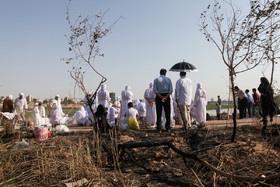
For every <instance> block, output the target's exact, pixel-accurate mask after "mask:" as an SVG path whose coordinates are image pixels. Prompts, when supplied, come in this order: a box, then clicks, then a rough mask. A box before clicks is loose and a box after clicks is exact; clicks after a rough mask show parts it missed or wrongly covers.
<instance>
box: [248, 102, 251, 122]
mask: <svg viewBox="0 0 280 187" xmlns="http://www.w3.org/2000/svg"><path fill="white" fill-rule="evenodd" d="M247 110H248V115H249V118H250V117H252V103H251V102H248V104H247Z"/></svg>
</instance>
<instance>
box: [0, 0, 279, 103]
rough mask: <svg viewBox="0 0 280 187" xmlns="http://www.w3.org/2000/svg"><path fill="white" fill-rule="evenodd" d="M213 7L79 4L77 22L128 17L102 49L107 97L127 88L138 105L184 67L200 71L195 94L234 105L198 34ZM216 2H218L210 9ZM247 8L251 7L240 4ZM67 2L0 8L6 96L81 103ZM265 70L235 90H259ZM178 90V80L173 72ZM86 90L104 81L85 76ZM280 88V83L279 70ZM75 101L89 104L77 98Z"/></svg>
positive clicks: (209, 47) (196, 3) (164, 1)
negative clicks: (162, 74) (163, 74)
mask: <svg viewBox="0 0 280 187" xmlns="http://www.w3.org/2000/svg"><path fill="white" fill-rule="evenodd" d="M209 2H210V1H205V0H193V1H190V0H189V1H186V0H176V1H171V0H152V1H151V0H141V1H135V0H106V1H104V0H79V1H78V0H72V4H71V8H70V10H71V12H72V15H73V17H75V16H77V15H78V14H81V15H82V16H86V15H95V14H96V13H98V12H100V11H103V12H104V11H105V10H107V9H109V11H108V13H107V14H106V16H105V21H106V23H108V24H110V23H112V22H113V21H114V20H116V19H118V18H119V17H120V16H123V17H124V19H121V20H120V21H119V22H118V23H117V25H116V26H115V27H114V29H113V30H112V32H111V33H110V34H109V35H108V37H106V38H104V39H103V41H102V43H101V50H102V51H101V52H102V53H104V54H105V56H104V57H103V58H99V59H98V61H97V62H96V68H97V69H98V70H99V71H100V72H102V73H103V74H104V75H105V76H106V77H107V78H108V81H107V82H106V84H107V89H108V91H109V92H115V93H116V96H119V95H120V93H121V91H122V90H123V89H124V88H125V86H126V85H130V86H131V90H132V91H133V93H134V96H135V98H137V99H142V98H143V94H144V91H145V89H147V88H148V85H149V83H150V82H153V80H154V79H155V78H156V77H158V76H159V70H160V69H161V68H165V69H167V70H169V69H170V68H171V67H172V66H173V65H174V64H175V63H178V62H181V61H182V60H183V59H184V60H185V61H187V62H189V63H191V64H193V65H195V66H196V67H197V68H198V72H194V73H188V74H187V76H188V77H189V78H190V79H191V80H192V81H193V92H194V91H195V89H196V84H197V83H198V82H199V83H201V84H202V86H203V88H204V89H205V90H206V92H207V97H208V100H210V99H211V98H214V99H216V96H217V95H221V97H222V99H227V97H228V96H227V95H228V86H227V85H228V74H227V69H226V66H225V65H224V64H223V62H222V61H221V57H220V56H219V53H218V51H217V49H216V48H215V46H214V45H213V44H212V43H209V42H207V41H206V40H205V38H204V37H203V34H202V33H201V32H200V31H199V26H198V24H199V23H200V19H199V18H200V13H201V12H202V11H203V10H205V8H206V7H207V5H208V3H209ZM211 2H212V1H211ZM236 2H238V5H240V6H241V7H243V8H244V7H247V6H248V2H247V1H244V0H238V1H236ZM67 4H68V1H66V0H59V1H58V0H0V25H1V29H0V63H1V69H0V96H6V95H8V94H13V95H14V97H17V96H18V93H20V92H23V93H25V95H33V96H34V97H36V98H40V99H45V98H50V97H54V96H55V95H56V94H59V95H60V96H61V97H66V96H72V97H73V96H74V91H73V90H74V89H73V87H74V82H73V80H72V79H71V78H70V76H69V74H68V69H69V68H70V66H68V65H66V64H65V63H64V62H62V61H61V60H60V59H61V58H66V57H71V55H70V53H69V52H68V45H67V40H66V38H65V36H64V35H65V34H68V33H69V29H68V25H67V21H66V19H65V18H66V8H67ZM261 71H262V67H259V68H257V69H254V70H252V71H250V72H248V73H244V74H240V75H238V77H237V79H236V84H237V85H238V86H239V87H240V88H241V89H243V90H245V89H250V90H251V89H252V88H253V87H258V85H259V79H260V77H261V76H262V73H261ZM269 73H270V72H269V71H267V75H269ZM167 76H168V77H170V78H171V80H172V82H173V87H175V83H176V81H177V79H178V78H179V73H177V72H169V71H168V73H167ZM85 79H86V87H87V89H88V90H92V91H93V90H95V88H96V86H97V85H98V83H99V80H100V79H99V78H98V77H97V76H96V75H95V74H94V73H93V72H91V71H89V72H87V73H86V76H85ZM275 80H277V81H278V82H279V81H280V74H279V65H277V68H276V73H275ZM277 86H278V88H279V84H278V85H277ZM76 97H83V95H82V94H81V92H79V91H77V92H76Z"/></svg>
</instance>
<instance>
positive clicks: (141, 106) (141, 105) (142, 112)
mask: <svg viewBox="0 0 280 187" xmlns="http://www.w3.org/2000/svg"><path fill="white" fill-rule="evenodd" d="M136 109H137V111H138V114H139V122H140V124H139V125H141V126H143V127H146V123H145V119H146V103H145V101H144V100H142V101H141V102H138V104H137V106H136Z"/></svg>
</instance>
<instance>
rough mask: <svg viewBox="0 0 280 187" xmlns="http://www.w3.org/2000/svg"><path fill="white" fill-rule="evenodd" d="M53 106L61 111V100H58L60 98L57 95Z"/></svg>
mask: <svg viewBox="0 0 280 187" xmlns="http://www.w3.org/2000/svg"><path fill="white" fill-rule="evenodd" d="M53 104H54V105H55V106H56V107H57V108H58V109H60V110H61V111H62V107H61V100H60V97H59V95H56V96H55V97H54V100H53Z"/></svg>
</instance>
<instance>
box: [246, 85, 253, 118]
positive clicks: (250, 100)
mask: <svg viewBox="0 0 280 187" xmlns="http://www.w3.org/2000/svg"><path fill="white" fill-rule="evenodd" d="M245 93H246V95H247V98H248V103H247V110H248V115H249V118H251V117H252V106H253V103H254V99H253V97H252V95H251V94H250V93H249V90H248V89H246V90H245Z"/></svg>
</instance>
